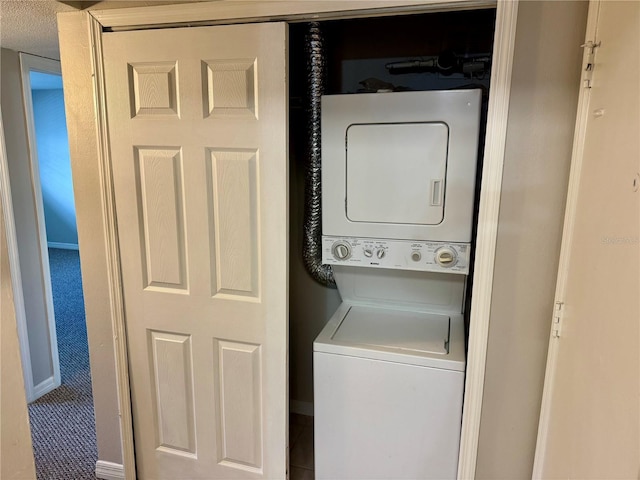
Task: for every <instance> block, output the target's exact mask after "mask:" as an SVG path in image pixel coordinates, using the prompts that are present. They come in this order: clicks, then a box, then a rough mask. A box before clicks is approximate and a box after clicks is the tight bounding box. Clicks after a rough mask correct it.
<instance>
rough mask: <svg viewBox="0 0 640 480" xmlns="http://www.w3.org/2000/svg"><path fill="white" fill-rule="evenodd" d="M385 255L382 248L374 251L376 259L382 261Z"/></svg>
mask: <svg viewBox="0 0 640 480" xmlns="http://www.w3.org/2000/svg"><path fill="white" fill-rule="evenodd" d="M386 254H387V252H385V251H384V248H379V249H378V250H377V251H376V257H378V258H379V259H383V258H384V256H385V255H386Z"/></svg>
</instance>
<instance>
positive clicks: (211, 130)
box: [103, 23, 288, 479]
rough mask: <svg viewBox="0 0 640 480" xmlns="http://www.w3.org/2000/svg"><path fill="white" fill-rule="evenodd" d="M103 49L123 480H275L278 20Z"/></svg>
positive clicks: (282, 267) (280, 229) (279, 304)
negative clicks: (132, 477) (127, 385)
mask: <svg viewBox="0 0 640 480" xmlns="http://www.w3.org/2000/svg"><path fill="white" fill-rule="evenodd" d="M103 41H104V44H103V49H104V61H105V78H106V92H107V114H108V126H109V135H110V148H111V157H112V163H113V175H114V188H115V196H116V211H117V217H118V218H117V224H118V238H119V244H120V255H121V261H122V275H123V286H124V301H125V313H126V326H127V343H128V349H129V362H130V372H131V391H132V403H133V414H134V432H135V450H136V462H137V470H138V476H139V478H141V479H146V478H153V479H156V478H167V479H175V478H190V479H196V478H202V479H204V478H206V479H215V478H225V479H227V478H269V479H271V478H273V479H276V478H285V475H286V469H287V464H286V463H287V455H286V444H287V408H288V407H287V314H288V312H287V308H288V298H287V292H288V285H287V281H288V279H287V258H288V243H287V225H288V219H287V211H288V171H287V85H286V81H285V79H286V73H287V72H286V66H287V57H286V49H285V46H286V25H285V24H282V23H270V24H259V25H258V24H256V25H233V26H216V27H196V28H176V29H166V30H147V31H134V32H117V33H105V34H104V36H103Z"/></svg>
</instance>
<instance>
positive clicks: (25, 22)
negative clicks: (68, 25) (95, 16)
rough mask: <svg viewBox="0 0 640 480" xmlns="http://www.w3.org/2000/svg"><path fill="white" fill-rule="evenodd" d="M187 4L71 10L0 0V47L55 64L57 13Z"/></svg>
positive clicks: (116, 0) (50, 1)
mask: <svg viewBox="0 0 640 480" xmlns="http://www.w3.org/2000/svg"><path fill="white" fill-rule="evenodd" d="M188 1H193V0H169V1H129V0H107V1H102V2H69V3H70V4H71V5H73V6H71V5H66V4H64V3H61V2H58V1H56V0H0V46H2V47H3V48H8V49H10V50H15V51H17V52H26V53H31V54H33V55H39V56H41V57H47V58H53V59H56V60H58V59H59V58H60V49H59V46H58V31H57V26H56V14H57V13H58V12H73V11H76V10H77V9H76V8H75V6H80V4H85V5H91V8H92V9H106V8H126V7H140V6H149V5H158V4H168V3H183V2H188ZM196 1H197V0H196Z"/></svg>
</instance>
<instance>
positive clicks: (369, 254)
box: [363, 248, 373, 258]
mask: <svg viewBox="0 0 640 480" xmlns="http://www.w3.org/2000/svg"><path fill="white" fill-rule="evenodd" d="M363 253H364V256H365V257H367V258H371V257H372V256H373V250H371V249H370V248H365V249H364V250H363Z"/></svg>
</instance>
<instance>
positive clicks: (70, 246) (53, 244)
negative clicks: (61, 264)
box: [47, 242, 79, 250]
mask: <svg viewBox="0 0 640 480" xmlns="http://www.w3.org/2000/svg"><path fill="white" fill-rule="evenodd" d="M47 247H49V248H62V249H63V250H79V247H78V244H77V243H60V242H47Z"/></svg>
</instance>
